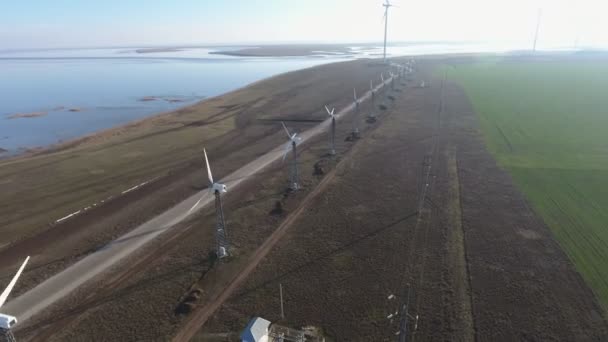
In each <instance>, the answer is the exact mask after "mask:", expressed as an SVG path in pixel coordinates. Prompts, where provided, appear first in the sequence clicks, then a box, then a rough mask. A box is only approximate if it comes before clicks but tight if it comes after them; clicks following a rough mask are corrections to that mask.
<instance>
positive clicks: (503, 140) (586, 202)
mask: <svg viewBox="0 0 608 342" xmlns="http://www.w3.org/2000/svg"><path fill="white" fill-rule="evenodd" d="M445 69H447V70H448V75H449V77H450V79H452V80H455V81H457V82H459V83H460V84H461V85H462V86H464V88H465V90H466V92H467V94H468V96H469V98H470V100H471V102H472V103H473V106H474V109H475V111H476V112H477V114H478V116H479V118H480V121H481V126H482V129H483V133H484V137H485V140H486V143H487V146H488V148H489V149H490V151H491V152H492V153H493V154H494V156H495V157H496V159H497V160H498V162H499V163H500V165H501V166H502V167H504V168H505V169H507V170H508V171H509V172H510V173H511V175H512V176H513V178H514V179H515V182H516V183H517V185H518V187H519V188H520V189H521V190H522V191H523V192H524V193H525V195H526V196H527V198H528V199H529V201H530V202H531V203H532V205H533V206H534V208H535V210H536V211H537V212H538V213H539V214H540V215H541V216H542V217H543V219H544V220H545V222H546V223H547V225H548V226H549V227H550V228H551V229H552V231H553V232H554V234H555V236H556V237H557V239H558V241H559V243H560V244H561V246H562V247H563V248H564V250H565V251H566V253H567V254H568V255H569V257H570V258H571V259H572V261H573V262H574V263H575V265H576V267H577V269H578V270H579V271H580V273H581V274H582V276H583V277H584V279H585V280H586V281H587V283H588V284H589V285H590V286H591V287H592V289H593V290H594V291H595V293H596V295H597V296H598V298H599V300H600V302H601V303H602V305H603V307H604V309H606V308H608V211H607V210H606V209H607V208H608V134H607V130H606V128H607V127H608V113H607V112H606V107H607V105H608V98H607V97H606V89H607V88H608V61H606V60H599V59H581V58H575V57H564V58H560V59H559V60H543V61H540V60H536V61H534V60H531V59H527V60H524V59H521V60H516V61H514V60H513V59H501V58H487V59H479V60H478V61H476V62H475V63H466V64H454V65H450V66H446V67H445Z"/></svg>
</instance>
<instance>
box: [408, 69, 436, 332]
mask: <svg viewBox="0 0 608 342" xmlns="http://www.w3.org/2000/svg"><path fill="white" fill-rule="evenodd" d="M446 78H447V74H446V73H444V75H443V78H442V79H441V85H440V91H439V92H440V93H439V107H438V109H437V126H436V127H435V135H434V139H433V147H432V149H431V155H430V156H429V158H428V160H429V165H428V168H427V172H426V175H425V178H424V180H423V182H424V183H423V186H424V189H423V193H422V196H421V197H420V202H419V207H418V213H419V214H418V215H419V216H418V220H417V221H416V226H415V228H414V229H415V230H414V234H415V238H414V239H413V240H412V246H411V249H410V250H411V258H410V259H409V260H415V255H416V254H419V255H420V257H419V259H420V261H419V262H416V263H414V264H413V265H420V271H419V275H418V279H417V288H418V289H421V288H422V285H423V283H424V272H425V266H426V265H425V263H426V259H427V258H426V254H427V253H428V250H429V248H428V247H427V245H428V232H429V229H430V227H429V226H430V222H431V217H430V216H431V211H432V209H429V210H428V211H425V210H424V207H425V203H426V200H427V197H428V196H429V194H430V193H432V192H433V188H434V185H435V177H431V171H432V170H433V164H436V162H435V161H436V159H437V158H438V157H439V154H438V153H437V151H438V149H439V142H440V136H441V128H442V127H441V119H442V114H443V109H444V92H445V81H446ZM427 212H428V217H427V219H426V220H423V216H424V214H425V213H427ZM423 221H424V226H423V229H422V234H423V236H422V243H416V242H417V241H418V238H417V237H418V233H419V231H420V223H421V222H423ZM417 247H418V248H417ZM417 250H418V251H419V253H415V252H416V251H417ZM412 267H415V266H412ZM408 273H409V272H408ZM404 277H405V273H404ZM402 284H403V283H402ZM406 285H407V284H403V285H402V287H403V288H404V289H405V288H406V287H407V286H406ZM419 306H420V296H418V295H417V294H416V293H414V312H419ZM405 319H406V320H407V319H408V318H407V317H406V318H405ZM406 338H407V337H406ZM415 338H416V331H415V330H414V331H412V341H414V340H415Z"/></svg>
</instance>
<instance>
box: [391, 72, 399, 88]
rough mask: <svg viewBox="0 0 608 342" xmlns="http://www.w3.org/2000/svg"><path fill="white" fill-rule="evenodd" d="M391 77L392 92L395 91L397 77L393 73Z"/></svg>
mask: <svg viewBox="0 0 608 342" xmlns="http://www.w3.org/2000/svg"><path fill="white" fill-rule="evenodd" d="M389 75H390V76H391V90H395V77H396V76H397V75H395V74H393V72H392V71H389Z"/></svg>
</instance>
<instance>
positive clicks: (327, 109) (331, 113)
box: [325, 106, 334, 116]
mask: <svg viewBox="0 0 608 342" xmlns="http://www.w3.org/2000/svg"><path fill="white" fill-rule="evenodd" d="M325 110H326V111H327V114H329V116H333V115H334V113H333V112H330V111H329V108H327V106H325Z"/></svg>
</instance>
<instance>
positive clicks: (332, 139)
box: [325, 106, 336, 156]
mask: <svg viewBox="0 0 608 342" xmlns="http://www.w3.org/2000/svg"><path fill="white" fill-rule="evenodd" d="M325 110H326V111H327V115H329V116H330V117H331V127H330V136H329V143H330V149H329V154H331V155H332V156H333V155H335V154H336V115H335V114H334V111H335V110H336V109H335V108H332V109H331V110H329V108H327V106H325Z"/></svg>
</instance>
